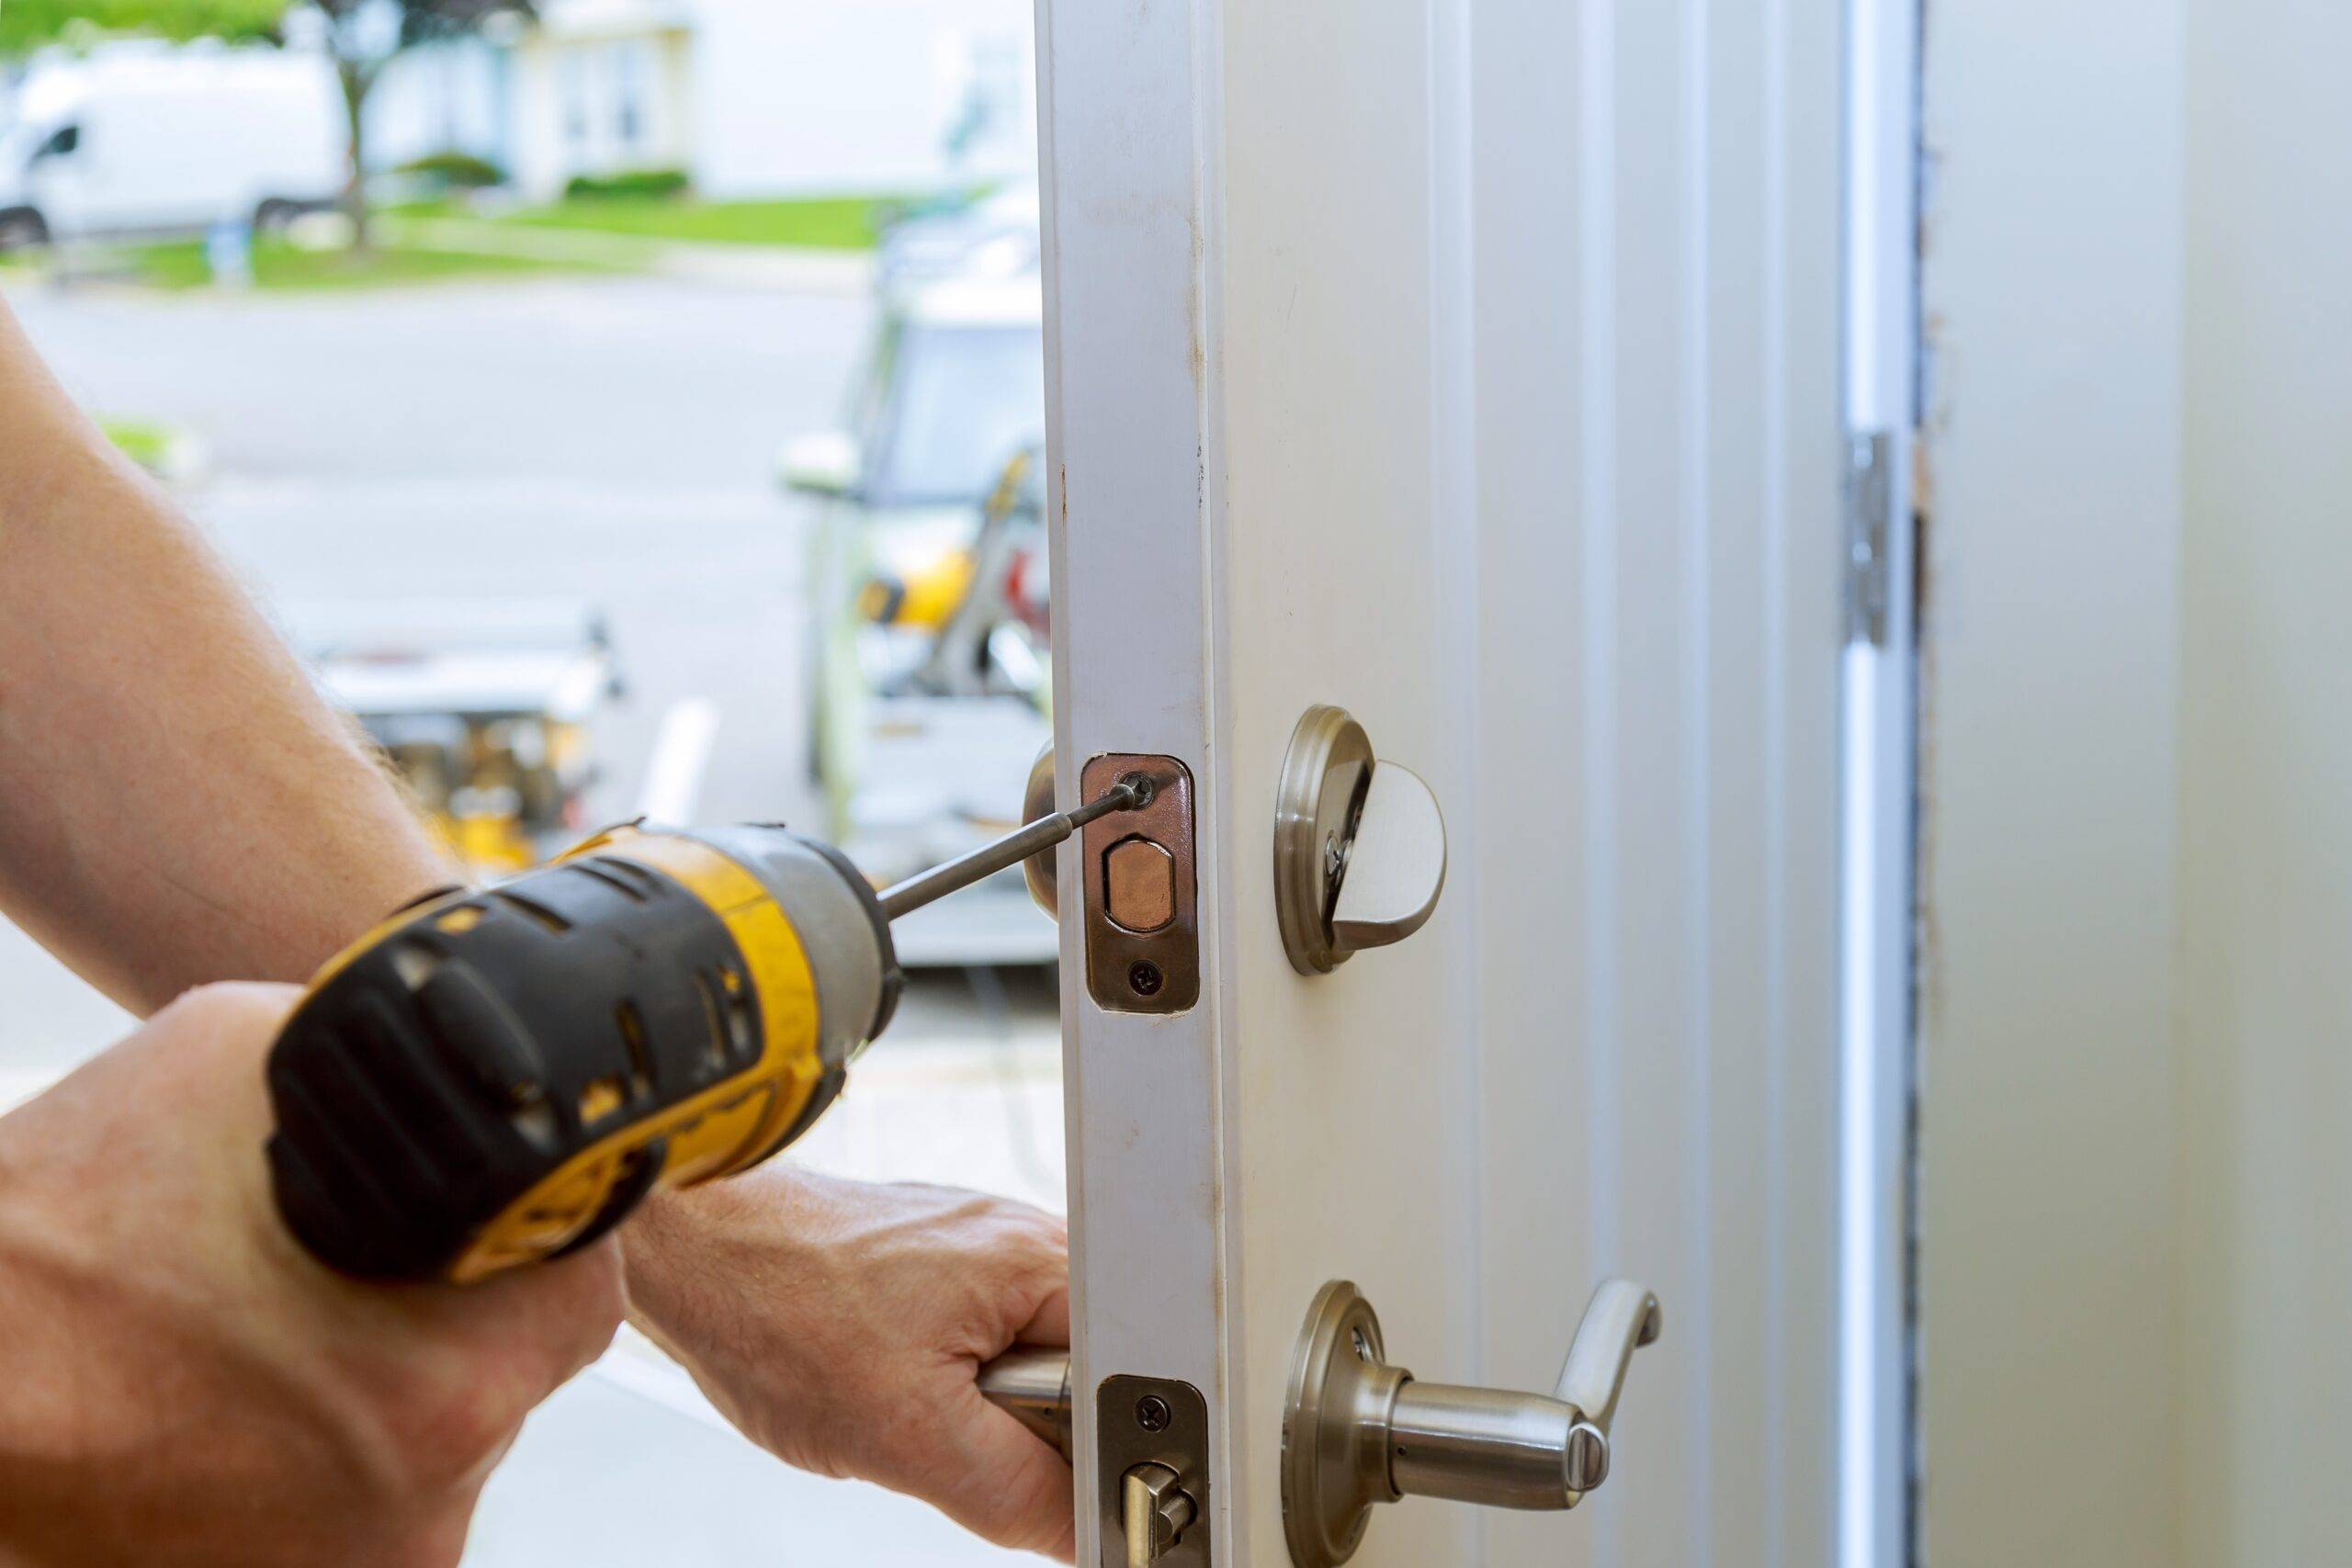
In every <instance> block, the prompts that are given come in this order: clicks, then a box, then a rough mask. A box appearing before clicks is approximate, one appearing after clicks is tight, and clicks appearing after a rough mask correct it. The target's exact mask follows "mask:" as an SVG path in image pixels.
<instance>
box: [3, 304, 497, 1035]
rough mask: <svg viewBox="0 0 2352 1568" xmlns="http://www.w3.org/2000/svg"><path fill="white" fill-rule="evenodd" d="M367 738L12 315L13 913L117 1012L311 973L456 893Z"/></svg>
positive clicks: (6, 613)
mask: <svg viewBox="0 0 2352 1568" xmlns="http://www.w3.org/2000/svg"><path fill="white" fill-rule="evenodd" d="M450 879H451V877H450V873H449V870H448V868H447V865H446V864H445V863H443V861H442V859H441V857H440V856H439V854H438V853H437V852H435V849H434V847H433V845H432V842H431V840H430V839H429V838H428V837H427V836H426V834H425V833H424V829H422V827H421V826H420V825H419V824H418V823H417V821H416V820H415V818H413V815H412V814H411V813H410V812H409V811H408V809H407V807H406V806H405V805H404V803H403V802H402V801H401V798H400V796H399V795H398V793H397V792H396V791H395V790H394V789H393V787H392V786H391V784H390V782H389V781H388V780H387V779H386V778H385V777H384V775H383V774H382V773H381V772H380V771H379V769H378V767H377V765H376V763H375V761H374V760H373V759H372V758H371V756H370V755H369V754H368V750H367V748H366V746H365V743H364V741H363V740H362V739H361V738H360V737H359V736H357V735H356V733H355V732H354V730H353V728H352V727H351V726H350V725H349V724H348V723H347V721H345V720H344V719H343V718H341V717H340V716H338V715H336V714H335V713H334V711H333V710H332V709H331V708H330V707H329V706H328V705H326V703H325V702H324V701H323V700H322V699H321V697H320V696H319V695H318V694H317V693H316V692H315V690H314V689H313V688H312V687H311V683H310V682H309V681H308V679H306V678H305V676H304V674H303V672H302V671H301V669H300V666H299V665H298V664H297V663H296V662H295V660H294V659H293V657H292V656H291V655H290V654H289V653H288V651H287V649H285V647H284V646H283V645H282V644H281V643H280V642H279V641H278V639H277V637H275V636H274V635H273V634H272V632H271V631H270V629H269V627H268V626H267V625H266V623H265V622H264V621H263V619H262V617H261V616H260V615H259V614H258V613H257V612H256V611H255V609H254V606H253V605H252V604H251V603H250V601H249V600H248V599H247V598H246V596H245V595H244V593H243V592H242V591H241V590H240V588H239V587H238V585H237V583H236V582H235V581H234V579H233V578H232V576H231V575H230V573H229V571H228V570H227V569H226V567H225V566H224V565H223V563H222V562H221V561H220V558H219V557H218V556H217V555H215V554H214V553H213V551H212V550H211V549H210V547H209V546H208V545H207V544H206V543H205V541H204V540H203V538H202V537H201V536H200V535H199V534H198V532H197V530H196V529H195V528H194V526H193V525H190V524H189V523H188V522H187V519H185V518H184V517H183V516H181V515H180V513H178V512H177V510H176V509H175V507H174V506H173V505H172V503H171V502H170V501H169V499H168V498H167V497H166V496H165V495H164V493H163V492H162V491H160V490H159V489H158V488H157V487H156V486H155V485H153V483H152V482H151V481H149V480H148V479H146V477H145V476H144V475H142V474H141V473H140V472H139V471H138V470H137V469H136V468H133V467H132V466H131V465H130V464H129V463H128V462H126V461H124V460H123V459H122V458H120V457H119V456H117V455H116V454H115V453H114V452H113V451H112V449H111V448H110V447H109V446H108V445H107V442H106V440H105V439H104V437H103V436H102V435H101V434H99V432H98V431H97V430H96V428H95V427H94V426H93V425H92V424H91V423H90V422H89V421H88V420H86V419H85V418H84V417H83V416H82V415H81V414H80V412H78V411H76V410H75V409H74V407H73V405H72V403H71V401H70V400H68V399H67V398H66V396H65V394H64V392H63V391H62V389H60V388H59V387H58V385H57V384H56V382H55V381H54V380H53V379H52V378H51V377H50V376H49V375H48V373H47V372H46V370H44V369H43V368H42V367H41V366H40V362H39V360H38V359H37V358H36V357H35V355H33V353H32V350H31V348H30V346H29V345H28V344H27V343H26V341H25V339H24V337H23V335H22V333H20V332H19V331H18V329H17V324H16V322H15V321H14V320H13V318H11V317H10V316H9V315H8V314H7V312H6V309H5V307H0V908H5V909H6V912H7V914H8V915H9V916H10V918H12V919H15V920H16V921H17V923H18V924H20V925H22V926H23V927H25V929H26V930H28V931H30V932H31V933H32V934H33V935H34V936H35V937H36V938H38V939H39V940H40V942H43V943H44V944H45V945H46V946H48V947H49V948H50V949H51V951H53V952H55V953H58V954H59V955H60V956H62V958H64V959H65V961H66V962H67V963H69V964H72V965H73V966H74V968H75V969H76V970H77V971H78V972H80V973H81V974H82V975H83V976H85V978H87V979H89V980H90V981H91V982H92V983H94V984H95V985H96V986H98V987H100V988H101V989H103V990H105V991H106V992H107V994H108V995H110V996H112V997H113V998H115V999H116V1000H118V1001H119V1002H121V1003H122V1004H123V1005H125V1006H126V1007H129V1008H131V1009H132V1010H136V1011H139V1012H141V1013H145V1012H150V1011H153V1010H154V1009H156V1008H158V1007H160V1006H162V1005H163V1004H164V1002H166V1001H168V1000H170V999H171V998H173V997H175V996H176V995H177V994H179V993H180V992H181V991H183V990H185V989H187V987H190V986H193V985H197V984H199V983H202V982H204V981H208V980H215V979H221V978H240V979H287V980H296V979H304V978H307V977H308V976H309V975H310V973H311V970H312V969H313V968H314V967H315V966H316V965H317V964H319V963H320V962H322V960H323V959H325V958H326V957H328V956H329V955H331V954H332V953H334V951H335V950H336V949H338V948H339V947H341V946H342V945H343V944H344V943H345V942H349V941H350V940H351V939H352V938H353V937H355V936H356V935H357V934H358V933H359V932H360V931H364V930H365V929H366V928H367V927H368V924H370V923H371V922H372V921H374V920H375V919H378V918H379V917H381V916H382V915H383V914H384V913H386V912H387V911H388V910H390V908H393V907H394V906H396V905H397V904H399V903H401V901H403V900H404V899H407V898H409V897H413V896H414V895H416V894H417V893H420V892H422V891H424V890H425V889H426V888H428V887H431V886H435V884H437V883H441V882H447V881H448V880H450Z"/></svg>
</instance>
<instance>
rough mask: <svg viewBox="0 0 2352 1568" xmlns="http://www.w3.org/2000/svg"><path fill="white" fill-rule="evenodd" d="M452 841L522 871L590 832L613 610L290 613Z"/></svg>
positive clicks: (328, 609) (341, 702)
mask: <svg viewBox="0 0 2352 1568" xmlns="http://www.w3.org/2000/svg"><path fill="white" fill-rule="evenodd" d="M291 620H292V628H291V629H292V633H293V637H294V640H295V642H296V644H297V646H298V647H300V648H301V649H303V650H304V652H305V654H306V655H307V657H308V658H309V660H310V662H311V668H312V670H313V671H315V675H316V679H317V681H318V682H319V685H320V688H321V689H322V691H323V692H324V693H325V694H326V695H327V697H328V699H329V700H330V701H332V702H333V703H334V705H336V706H338V707H340V708H342V709H343V710H344V711H345V712H347V713H349V714H351V715H352V716H354V717H355V718H356V719H357V720H358V721H359V723H360V724H361V725H362V726H363V727H364V728H366V729H367V731H368V736H369V738H370V739H373V740H374V741H375V742H376V744H377V746H378V747H379V749H380V750H382V752H383V753H384V756H385V758H386V760H387V761H388V762H389V763H390V766H391V768H392V771H393V772H394V773H397V774H398V775H399V776H400V778H401V783H402V784H404V785H405V786H406V787H407V790H408V792H409V795H410V797H411V798H412V799H413V800H414V801H415V802H416V804H417V805H418V807H420V808H421V809H422V810H423V811H424V816H425V818H426V820H427V822H428V823H429V824H430V825H431V826H432V827H433V828H434V829H435V832H436V833H437V834H438V835H439V836H440V837H441V838H442V839H443V840H444V841H445V842H446V843H447V846H448V847H449V849H450V850H451V851H452V852H454V853H456V854H457V855H458V858H459V859H460V860H462V861H464V862H465V863H466V864H467V865H468V866H469V867H470V868H472V869H473V870H475V871H478V872H481V873H485V874H494V873H500V872H508V871H516V870H520V869H521V868H523V867H524V866H527V865H532V864H535V863H537V862H538V861H540V860H543V859H545V858H546V857H547V856H548V854H550V853H552V852H555V851H557V850H560V849H562V848H564V847H566V846H567V845H568V844H569V843H570V842H571V841H572V840H576V839H578V838H580V837H581V836H582V833H583V832H584V830H585V829H588V828H589V827H590V826H591V824H590V823H589V822H588V821H587V820H586V818H585V817H584V815H583V810H582V795H583V794H584V792H585V791H586V790H587V789H588V788H589V787H590V786H591V785H592V784H594V783H595V781H596V769H595V763H594V752H593V750H592V747H591V743H590V728H589V726H590V721H591V720H592V719H593V717H594V715H595V713H596V711H597V710H598V709H599V708H600V707H602V706H603V705H604V704H605V701H606V699H608V698H609V697H611V696H613V695H615V694H616V693H617V691H618V689H619V681H618V677H617V675H616V673H615V671H614V666H613V654H612V645H611V639H610V638H609V637H607V636H606V634H605V626H604V623H603V620H602V618H601V617H600V616H599V615H597V614H596V613H595V612H594V610H592V609H590V608H588V607H587V606H585V605H582V604H574V603H571V602H563V601H555V602H548V603H514V604H494V605H481V604H465V605H456V604H427V605H374V606H365V607H361V606H350V605H340V606H317V607H312V608H310V609H308V610H305V611H302V612H300V613H298V614H296V615H294V616H292V617H291Z"/></svg>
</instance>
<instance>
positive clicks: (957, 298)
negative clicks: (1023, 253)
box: [894, 272, 1046, 327]
mask: <svg viewBox="0 0 2352 1568" xmlns="http://www.w3.org/2000/svg"><path fill="white" fill-rule="evenodd" d="M894 310H895V311H896V313H897V314H899V315H900V316H903V317H904V318H905V319H906V320H908V321H913V322H916V323H919V324H921V325H922V326H927V327H1034V326H1037V325H1039V324H1040V323H1042V322H1043V321H1045V319H1046V298H1045V288H1044V285H1043V283H1042V282H1041V280H1040V279H1039V277H1038V275H1037V274H1036V273H1035V272H1024V273H1017V274H1014V275H1012V276H1006V277H945V278H938V279H934V280H932V281H929V282H925V283H921V284H917V285H914V286H912V287H910V288H907V289H906V290H904V291H903V292H902V293H901V294H900V295H899V299H897V300H896V301H895V304H894Z"/></svg>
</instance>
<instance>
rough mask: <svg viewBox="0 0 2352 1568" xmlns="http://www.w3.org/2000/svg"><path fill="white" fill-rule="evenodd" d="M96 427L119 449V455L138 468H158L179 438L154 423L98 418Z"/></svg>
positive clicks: (177, 433)
mask: <svg viewBox="0 0 2352 1568" xmlns="http://www.w3.org/2000/svg"><path fill="white" fill-rule="evenodd" d="M98 427H99V428H100V429H102V430H104V431H105V432H106V433H107V440H109V441H111V442H113V443H114V444H115V445H116V446H119V447H120V448H121V449H122V453H123V456H125V457H129V458H130V460H131V461H132V462H134V463H136V464H138V465H139V466H140V467H141V468H149V469H157V468H162V467H163V466H164V460H165V458H166V457H169V456H170V454H171V449H172V443H173V442H175V441H176V440H178V439H179V432H178V431H176V430H175V429H173V428H172V427H171V426H170V425H168V424H164V423H161V422H159V421H156V420H146V419H102V420H100V421H98Z"/></svg>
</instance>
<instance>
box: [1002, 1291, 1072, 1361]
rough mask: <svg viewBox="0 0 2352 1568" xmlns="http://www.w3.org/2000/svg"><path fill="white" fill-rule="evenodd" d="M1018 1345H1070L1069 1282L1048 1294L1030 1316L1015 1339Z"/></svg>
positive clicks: (1014, 1336) (1014, 1341)
mask: <svg viewBox="0 0 2352 1568" xmlns="http://www.w3.org/2000/svg"><path fill="white" fill-rule="evenodd" d="M1012 1338H1013V1343H1015V1344H1017V1345H1068V1344H1069V1280H1067V1279H1065V1280H1063V1281H1062V1282H1061V1283H1060V1284H1058V1285H1056V1286H1055V1287H1053V1289H1052V1290H1050V1291H1048V1292H1046V1298H1045V1299H1044V1300H1043V1301H1041V1302H1039V1303H1037V1310H1036V1311H1035V1312H1033V1313H1031V1314H1029V1321H1028V1322H1026V1323H1024V1324H1023V1325H1021V1327H1020V1329H1019V1331H1018V1332H1016V1333H1015V1334H1014V1335H1013V1337H1012Z"/></svg>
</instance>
